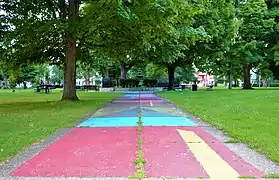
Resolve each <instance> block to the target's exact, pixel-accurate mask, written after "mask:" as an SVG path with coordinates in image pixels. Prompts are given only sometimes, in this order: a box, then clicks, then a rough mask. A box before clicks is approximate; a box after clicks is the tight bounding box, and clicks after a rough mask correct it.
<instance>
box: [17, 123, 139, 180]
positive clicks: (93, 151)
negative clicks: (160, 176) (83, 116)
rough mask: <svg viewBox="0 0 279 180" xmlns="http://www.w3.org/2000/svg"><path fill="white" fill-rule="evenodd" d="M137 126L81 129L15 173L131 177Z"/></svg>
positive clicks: (51, 175)
mask: <svg viewBox="0 0 279 180" xmlns="http://www.w3.org/2000/svg"><path fill="white" fill-rule="evenodd" d="M136 142H137V130H136V128H134V127H132V128H80V129H73V130H72V131H71V132H70V133H68V134H67V135H65V136H64V137H62V138H61V139H59V140H58V141H57V142H55V143H54V144H52V145H51V146H49V147H48V148H47V149H45V150H44V151H43V152H41V153H40V154H38V155H37V156H35V157H34V158H32V159H31V160H29V161H27V162H26V163H24V164H22V165H21V166H20V167H19V168H17V169H16V170H15V171H14V172H13V173H12V175H13V176H27V177H34V176H36V177H128V176H129V175H131V174H132V173H133V172H134V171H135V166H134V164H133V161H134V160H135V158H136V150H137V149H136Z"/></svg>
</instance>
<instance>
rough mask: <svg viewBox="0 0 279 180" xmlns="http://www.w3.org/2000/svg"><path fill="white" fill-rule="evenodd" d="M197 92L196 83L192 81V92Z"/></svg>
mask: <svg viewBox="0 0 279 180" xmlns="http://www.w3.org/2000/svg"><path fill="white" fill-rule="evenodd" d="M197 90H198V85H197V82H196V81H194V83H193V84H192V91H197Z"/></svg>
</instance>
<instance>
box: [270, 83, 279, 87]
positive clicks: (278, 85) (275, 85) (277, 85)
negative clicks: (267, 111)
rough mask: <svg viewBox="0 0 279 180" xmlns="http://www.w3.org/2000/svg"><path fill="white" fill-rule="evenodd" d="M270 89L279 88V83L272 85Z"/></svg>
mask: <svg viewBox="0 0 279 180" xmlns="http://www.w3.org/2000/svg"><path fill="white" fill-rule="evenodd" d="M270 87H279V83H274V84H270Z"/></svg>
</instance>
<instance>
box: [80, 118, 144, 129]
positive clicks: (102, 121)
mask: <svg viewBox="0 0 279 180" xmlns="http://www.w3.org/2000/svg"><path fill="white" fill-rule="evenodd" d="M138 119H139V118H138V117H114V118H89V119H88V120H86V121H84V122H82V123H81V124H79V125H78V127H122V126H125V127H126V126H137V122H138Z"/></svg>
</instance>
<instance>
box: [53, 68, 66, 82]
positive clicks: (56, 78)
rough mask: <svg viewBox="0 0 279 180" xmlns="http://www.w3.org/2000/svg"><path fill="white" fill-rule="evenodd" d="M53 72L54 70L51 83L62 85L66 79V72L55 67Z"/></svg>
mask: <svg viewBox="0 0 279 180" xmlns="http://www.w3.org/2000/svg"><path fill="white" fill-rule="evenodd" d="M52 70H53V75H52V76H51V78H50V81H51V82H52V83H58V84H61V82H62V80H63V78H64V72H63V71H62V70H61V69H60V68H59V67H57V66H54V67H53V69H52Z"/></svg>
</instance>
